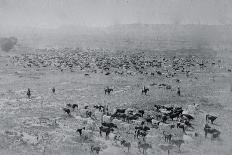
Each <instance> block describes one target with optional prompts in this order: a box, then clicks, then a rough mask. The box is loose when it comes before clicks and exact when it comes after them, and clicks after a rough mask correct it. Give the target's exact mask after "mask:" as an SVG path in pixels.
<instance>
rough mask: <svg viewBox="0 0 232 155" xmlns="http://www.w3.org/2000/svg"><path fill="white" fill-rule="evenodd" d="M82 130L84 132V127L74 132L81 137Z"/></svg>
mask: <svg viewBox="0 0 232 155" xmlns="http://www.w3.org/2000/svg"><path fill="white" fill-rule="evenodd" d="M82 130H85V127H83V128H80V129H77V131H76V132H78V133H79V134H80V136H81V135H82Z"/></svg>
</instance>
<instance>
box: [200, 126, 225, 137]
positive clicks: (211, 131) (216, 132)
mask: <svg viewBox="0 0 232 155" xmlns="http://www.w3.org/2000/svg"><path fill="white" fill-rule="evenodd" d="M204 132H205V138H206V137H207V134H208V133H209V134H212V138H217V137H219V135H220V134H221V132H220V131H219V130H217V129H214V128H211V127H210V126H209V125H208V124H206V125H205V127H204Z"/></svg>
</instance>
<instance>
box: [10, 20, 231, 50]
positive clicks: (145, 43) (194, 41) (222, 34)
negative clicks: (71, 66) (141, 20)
mask: <svg viewBox="0 0 232 155" xmlns="http://www.w3.org/2000/svg"><path fill="white" fill-rule="evenodd" d="M9 35H11V36H17V37H18V38H19V42H21V43H22V44H25V45H28V46H33V47H67V46H70V47H76V46H81V47H93V48H94V47H102V48H111V49H131V48H142V49H145V48H147V49H165V48H167V49H169V48H174V49H178V48H200V47H202V46H211V45H216V44H231V43H232V26H231V25H229V26H221V25H149V24H128V25H114V26H109V27H99V28H95V27H80V26H65V27H60V28H58V29H46V28H24V29H18V30H17V31H16V30H15V31H14V32H13V33H9Z"/></svg>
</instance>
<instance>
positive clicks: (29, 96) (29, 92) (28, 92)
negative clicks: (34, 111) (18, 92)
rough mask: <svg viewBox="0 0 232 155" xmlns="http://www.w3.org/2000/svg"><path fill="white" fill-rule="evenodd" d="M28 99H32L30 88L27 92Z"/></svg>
mask: <svg viewBox="0 0 232 155" xmlns="http://www.w3.org/2000/svg"><path fill="white" fill-rule="evenodd" d="M27 97H28V98H29V99H30V98H31V90H30V89H29V88H28V90H27Z"/></svg>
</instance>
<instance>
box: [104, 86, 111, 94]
mask: <svg viewBox="0 0 232 155" xmlns="http://www.w3.org/2000/svg"><path fill="white" fill-rule="evenodd" d="M112 91H113V89H112V88H109V87H107V88H106V89H105V94H108V95H109V94H110V93H111V92H112Z"/></svg>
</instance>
